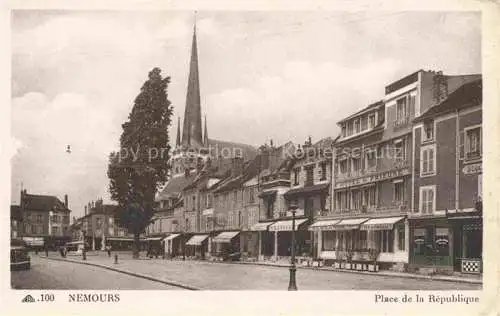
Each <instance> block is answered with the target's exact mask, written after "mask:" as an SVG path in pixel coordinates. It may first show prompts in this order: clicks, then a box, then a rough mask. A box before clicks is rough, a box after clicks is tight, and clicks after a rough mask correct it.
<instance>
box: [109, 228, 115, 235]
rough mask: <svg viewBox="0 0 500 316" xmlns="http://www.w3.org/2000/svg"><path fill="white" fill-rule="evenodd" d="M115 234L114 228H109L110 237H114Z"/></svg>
mask: <svg viewBox="0 0 500 316" xmlns="http://www.w3.org/2000/svg"><path fill="white" fill-rule="evenodd" d="M114 234H115V230H114V228H113V227H109V228H108V235H110V236H113V235H114Z"/></svg>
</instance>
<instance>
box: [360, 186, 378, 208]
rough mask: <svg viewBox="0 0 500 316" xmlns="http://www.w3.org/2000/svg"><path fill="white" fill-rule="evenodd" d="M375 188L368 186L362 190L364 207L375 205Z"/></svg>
mask: <svg viewBox="0 0 500 316" xmlns="http://www.w3.org/2000/svg"><path fill="white" fill-rule="evenodd" d="M376 192H377V190H376V187H375V186H370V187H368V188H366V189H364V190H363V205H365V206H375V205H377V201H376Z"/></svg>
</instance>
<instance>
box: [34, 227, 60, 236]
mask: <svg viewBox="0 0 500 316" xmlns="http://www.w3.org/2000/svg"><path fill="white" fill-rule="evenodd" d="M55 228H57V227H55ZM52 229H54V227H52ZM36 234H38V235H42V234H43V226H42V225H37V226H36Z"/></svg>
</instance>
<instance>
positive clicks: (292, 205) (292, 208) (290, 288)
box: [288, 202, 298, 291]
mask: <svg viewBox="0 0 500 316" xmlns="http://www.w3.org/2000/svg"><path fill="white" fill-rule="evenodd" d="M297 208H298V205H297V203H296V202H291V203H290V211H291V212H292V249H291V250H292V253H291V255H292V259H291V261H292V262H291V263H292V264H291V266H290V281H289V283H288V291H297V283H296V281H295V273H296V272H297V268H296V267H295V213H296V212H297Z"/></svg>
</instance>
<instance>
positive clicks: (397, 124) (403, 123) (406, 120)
mask: <svg viewBox="0 0 500 316" xmlns="http://www.w3.org/2000/svg"><path fill="white" fill-rule="evenodd" d="M409 125H410V117H409V116H405V117H400V118H398V119H396V120H395V121H394V123H393V126H394V128H395V129H399V128H404V127H407V126H409Z"/></svg>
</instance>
